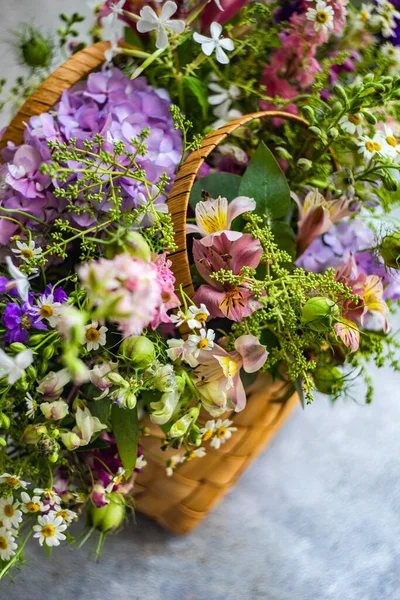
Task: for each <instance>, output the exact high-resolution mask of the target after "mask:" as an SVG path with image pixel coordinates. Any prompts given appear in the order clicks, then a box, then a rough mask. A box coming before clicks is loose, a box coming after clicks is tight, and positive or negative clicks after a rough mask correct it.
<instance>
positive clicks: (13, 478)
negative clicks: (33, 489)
mask: <svg viewBox="0 0 400 600" xmlns="http://www.w3.org/2000/svg"><path fill="white" fill-rule="evenodd" d="M0 483H5V484H6V485H8V486H9V487H11V488H14V489H15V490H17V489H18V488H23V489H24V490H25V489H26V488H27V486H28V485H29V483H28V482H27V481H23V480H22V479H21V477H20V476H19V475H10V473H3V475H0Z"/></svg>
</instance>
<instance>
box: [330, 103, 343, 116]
mask: <svg viewBox="0 0 400 600" xmlns="http://www.w3.org/2000/svg"><path fill="white" fill-rule="evenodd" d="M342 110H343V104H342V103H341V102H339V100H336V102H334V103H333V104H332V114H333V115H334V116H335V115H338V114H339V113H340V112H342Z"/></svg>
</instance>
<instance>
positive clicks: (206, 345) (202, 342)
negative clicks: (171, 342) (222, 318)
mask: <svg viewBox="0 0 400 600" xmlns="http://www.w3.org/2000/svg"><path fill="white" fill-rule="evenodd" d="M214 338H215V333H214V330H213V329H209V330H208V331H206V330H205V329H200V334H199V335H195V334H192V335H189V337H188V339H187V343H188V346H190V347H191V348H193V350H192V352H193V356H194V358H197V357H198V356H199V354H200V351H201V350H207V351H210V350H212V348H213V346H214Z"/></svg>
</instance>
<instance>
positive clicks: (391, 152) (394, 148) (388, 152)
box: [380, 125, 400, 158]
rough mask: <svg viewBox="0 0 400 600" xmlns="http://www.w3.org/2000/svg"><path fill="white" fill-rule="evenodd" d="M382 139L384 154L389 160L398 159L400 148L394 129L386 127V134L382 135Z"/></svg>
mask: <svg viewBox="0 0 400 600" xmlns="http://www.w3.org/2000/svg"><path fill="white" fill-rule="evenodd" d="M380 138H381V140H382V142H383V143H382V146H383V151H382V154H383V155H384V156H388V157H389V158H397V157H398V155H399V153H400V146H399V142H398V140H397V138H396V137H395V135H394V133H393V130H392V128H391V127H389V126H388V125H384V133H382V134H381V135H380Z"/></svg>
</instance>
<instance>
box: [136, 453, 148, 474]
mask: <svg viewBox="0 0 400 600" xmlns="http://www.w3.org/2000/svg"><path fill="white" fill-rule="evenodd" d="M146 465H147V460H146V459H145V457H144V456H143V454H141V455H140V456H138V457H137V459H136V464H135V471H136V469H137V470H138V471H141V470H142V469H144V467H145V466H146Z"/></svg>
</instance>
